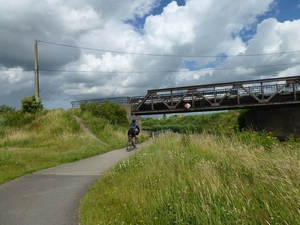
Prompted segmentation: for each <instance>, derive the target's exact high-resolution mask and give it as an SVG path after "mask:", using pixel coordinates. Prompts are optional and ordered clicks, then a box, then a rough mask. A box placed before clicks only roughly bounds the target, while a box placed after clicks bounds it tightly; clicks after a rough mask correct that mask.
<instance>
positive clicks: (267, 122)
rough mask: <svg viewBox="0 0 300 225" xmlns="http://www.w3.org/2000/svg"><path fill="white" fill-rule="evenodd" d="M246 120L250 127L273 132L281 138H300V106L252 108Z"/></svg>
mask: <svg viewBox="0 0 300 225" xmlns="http://www.w3.org/2000/svg"><path fill="white" fill-rule="evenodd" d="M245 122H246V126H247V127H248V128H252V129H254V130H256V131H266V132H272V134H273V135H274V136H275V137H277V138H278V139H280V140H285V139H286V138H288V137H291V136H293V137H294V138H300V107H292V108H281V109H256V110H250V111H248V112H247V113H246V115H245Z"/></svg>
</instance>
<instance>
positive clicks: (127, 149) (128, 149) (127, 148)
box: [126, 138, 133, 152]
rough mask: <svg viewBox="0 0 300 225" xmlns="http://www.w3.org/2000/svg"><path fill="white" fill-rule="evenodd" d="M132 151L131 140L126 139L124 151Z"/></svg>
mask: <svg viewBox="0 0 300 225" xmlns="http://www.w3.org/2000/svg"><path fill="white" fill-rule="evenodd" d="M132 149H133V145H132V140H131V138H128V140H127V147H126V151H127V152H129V151H131V150H132Z"/></svg>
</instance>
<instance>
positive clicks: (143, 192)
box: [80, 132, 300, 225]
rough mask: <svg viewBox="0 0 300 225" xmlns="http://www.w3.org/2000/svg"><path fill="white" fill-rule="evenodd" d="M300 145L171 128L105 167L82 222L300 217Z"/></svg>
mask: <svg viewBox="0 0 300 225" xmlns="http://www.w3.org/2000/svg"><path fill="white" fill-rule="evenodd" d="M299 149H300V145H299V142H297V141H296V140H293V139H290V140H289V141H288V142H285V143H280V142H278V141H277V140H276V139H275V138H273V137H271V136H269V135H268V134H262V135H259V134H257V133H255V132H238V133H235V132H232V133H230V134H218V135H214V134H205V133H202V134H200V135H191V134H189V135H183V136H182V135H177V134H174V133H172V134H165V135H164V136H161V137H160V138H159V139H156V141H155V143H154V144H152V145H151V146H150V147H147V148H143V149H141V150H139V151H137V152H136V154H135V155H134V156H133V157H131V158H129V159H126V160H124V161H123V162H121V163H119V164H118V165H117V166H116V167H115V168H114V169H112V170H110V171H109V172H107V173H106V174H105V175H104V176H102V178H101V179H100V180H99V181H98V182H97V183H96V184H95V185H94V186H93V187H92V188H91V189H90V191H89V192H88V194H87V195H86V196H85V197H84V198H83V199H82V202H81V206H80V224H81V225H90V224H148V225H155V224H157V225H161V224H191V225H192V224H205V225H206V224H214V225H223V224H300V211H299V208H300V207H299V203H300V183H299V180H300V164H299V159H300V152H299V151H300V150H299Z"/></svg>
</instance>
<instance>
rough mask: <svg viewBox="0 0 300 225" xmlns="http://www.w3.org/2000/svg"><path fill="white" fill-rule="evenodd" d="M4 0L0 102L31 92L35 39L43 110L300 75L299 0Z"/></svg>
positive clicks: (14, 101)
mask: <svg viewBox="0 0 300 225" xmlns="http://www.w3.org/2000/svg"><path fill="white" fill-rule="evenodd" d="M0 3H2V4H1V8H0V29H1V31H2V32H1V36H0V49H1V54H0V88H1V93H0V105H2V104H7V105H10V106H13V107H16V108H19V107H20V105H21V100H22V98H24V97H26V96H29V95H31V94H33V93H34V82H35V81H34V71H33V65H34V63H33V43H34V40H35V39H37V40H39V44H38V49H39V66H40V97H41V99H42V100H43V102H44V105H45V106H46V108H70V107H71V101H73V100H82V99H96V98H105V97H119V96H137V95H141V96H142V95H145V94H146V92H147V90H148V89H158V88H165V87H175V86H188V85H195V84H207V83H216V82H227V81H235V80H251V79H259V78H268V77H284V76H296V75H299V74H300V54H299V52H300V40H299V37H300V7H299V6H300V0H260V1H236V0H222V1H221V0H186V1H185V0H177V1H167V0H162V1H159V0H122V1H120V0H110V1H107V0H81V1H64V0H56V1H55V2H54V1H40V2H39V4H35V3H36V2H35V0H27V1H19V0H10V1H6V0H0ZM20 21H22V23H20ZM20 37H22V38H20Z"/></svg>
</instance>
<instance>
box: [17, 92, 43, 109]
mask: <svg viewBox="0 0 300 225" xmlns="http://www.w3.org/2000/svg"><path fill="white" fill-rule="evenodd" d="M43 108H44V107H43V104H42V101H41V100H38V101H37V100H36V99H35V96H34V95H31V96H29V97H25V98H23V99H22V112H24V113H36V112H39V111H42V110H43Z"/></svg>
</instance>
